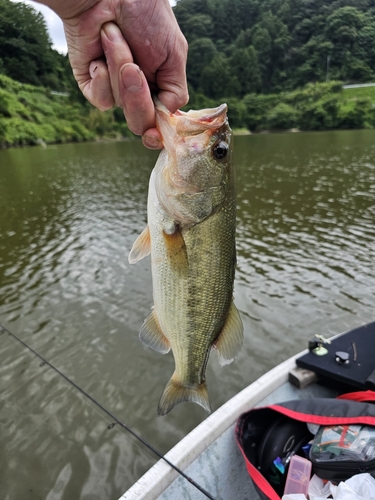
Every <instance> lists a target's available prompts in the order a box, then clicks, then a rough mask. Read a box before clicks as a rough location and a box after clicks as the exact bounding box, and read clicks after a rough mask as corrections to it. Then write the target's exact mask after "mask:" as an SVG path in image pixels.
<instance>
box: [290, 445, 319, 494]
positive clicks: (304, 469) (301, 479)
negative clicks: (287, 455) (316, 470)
mask: <svg viewBox="0 0 375 500" xmlns="http://www.w3.org/2000/svg"><path fill="white" fill-rule="evenodd" d="M311 466H312V464H311V462H310V460H307V459H306V458H303V457H299V456H298V455H293V457H292V458H291V460H290V463H289V468H288V475H287V478H286V484H285V489H284V494H285V495H287V494H291V493H303V494H305V495H307V490H308V487H309V481H310V476H311Z"/></svg>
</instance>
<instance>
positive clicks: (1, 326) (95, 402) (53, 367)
mask: <svg viewBox="0 0 375 500" xmlns="http://www.w3.org/2000/svg"><path fill="white" fill-rule="evenodd" d="M0 333H7V334H8V335H10V336H11V337H13V338H14V339H15V340H17V341H18V342H19V343H20V344H22V345H23V346H24V347H26V349H28V350H29V351H31V352H32V353H33V354H35V356H37V357H38V358H39V359H40V360H41V361H42V363H41V364H40V366H44V365H48V366H49V367H50V368H52V370H54V371H55V372H56V373H57V374H58V375H60V377H62V378H63V379H64V380H66V382H68V383H69V384H71V385H72V386H73V387H75V388H76V389H77V390H78V391H79V392H80V393H82V394H83V395H84V396H86V397H87V398H88V399H89V400H90V401H92V402H93V403H94V404H95V405H96V406H98V407H99V408H100V409H101V410H102V411H103V412H104V413H106V414H107V415H109V416H110V417H111V419H113V420H115V423H112V424H109V425H108V429H112V428H113V427H114V426H115V425H116V424H119V425H120V426H121V427H123V428H124V429H126V430H127V431H128V432H129V433H130V434H131V435H132V436H134V437H135V438H136V439H138V441H140V442H141V443H142V444H143V445H144V446H146V448H148V449H149V450H151V451H152V452H153V453H154V454H155V455H156V456H157V457H159V458H160V459H162V460H164V462H166V463H167V464H168V465H169V466H170V467H172V469H174V470H175V471H176V472H178V473H179V474H180V475H181V476H182V477H184V478H185V479H186V480H187V481H189V483H190V484H192V485H193V486H195V488H197V489H198V490H199V491H200V492H201V493H203V495H205V496H206V497H207V498H209V499H210V500H216V499H215V498H214V497H213V496H212V495H211V494H210V493H209V492H208V491H206V490H205V489H204V488H203V487H202V486H200V485H199V484H198V483H196V482H195V481H194V479H193V478H191V477H190V476H188V475H187V474H185V472H184V471H182V470H181V469H180V468H178V467H177V465H174V464H173V463H172V462H170V461H169V460H168V459H167V458H165V456H164V455H163V454H162V453H160V452H159V451H158V450H157V449H156V448H154V447H153V446H152V445H151V444H150V443H148V442H147V441H145V440H144V439H143V438H142V437H141V436H139V435H138V434H137V433H136V432H134V431H133V430H132V429H131V428H130V427H128V426H127V425H126V424H124V422H122V421H121V420H120V419H119V418H117V417H116V416H115V415H114V414H113V413H112V412H111V411H109V410H108V409H107V408H105V407H104V406H103V405H102V404H101V403H99V401H97V400H96V399H95V398H94V397H93V396H91V395H90V394H89V393H87V392H86V391H85V390H84V389H82V387H80V386H79V385H78V384H76V383H75V382H74V381H73V380H72V379H70V378H69V377H68V376H67V375H65V374H64V373H62V372H61V371H60V370H59V369H58V368H56V366H54V365H53V364H52V363H50V362H49V361H47V360H46V359H45V358H44V357H43V356H42V355H41V354H39V353H38V352H37V351H35V350H34V349H33V348H32V347H31V346H29V345H28V344H27V343H26V342H24V341H23V340H22V339H20V338H19V337H17V335H15V334H14V333H12V332H11V331H10V330H8V329H7V328H5V326H3V325H2V324H0Z"/></svg>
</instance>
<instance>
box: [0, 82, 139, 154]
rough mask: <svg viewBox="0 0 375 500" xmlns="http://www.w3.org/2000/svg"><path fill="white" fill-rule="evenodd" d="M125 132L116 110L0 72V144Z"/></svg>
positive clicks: (6, 145) (78, 138)
mask: <svg viewBox="0 0 375 500" xmlns="http://www.w3.org/2000/svg"><path fill="white" fill-rule="evenodd" d="M129 135H130V132H129V129H128V128H127V126H126V123H125V122H124V119H123V115H122V111H120V110H118V111H108V112H106V113H102V112H100V111H99V110H97V109H94V108H92V107H91V106H88V105H83V104H81V103H80V102H78V101H75V102H71V101H70V100H69V97H68V96H67V95H64V94H63V95H60V94H56V93H53V92H52V91H50V90H48V89H46V88H43V87H36V86H33V85H30V84H27V83H26V84H25V83H20V82H16V81H14V80H12V79H11V78H9V77H7V76H5V75H0V147H9V146H23V145H31V144H44V143H45V144H48V143H59V142H72V141H87V140H93V139H95V138H96V137H103V136H104V137H106V138H120V137H126V136H129Z"/></svg>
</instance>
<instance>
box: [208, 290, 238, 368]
mask: <svg viewBox="0 0 375 500" xmlns="http://www.w3.org/2000/svg"><path fill="white" fill-rule="evenodd" d="M242 344H243V324H242V320H241V317H240V313H239V312H238V309H237V307H236V306H235V305H234V302H233V300H232V303H231V305H230V308H229V312H228V317H227V320H226V322H225V325H224V328H223V329H222V331H221V333H220V335H219V337H218V338H217V340H216V341H215V343H214V344H213V347H214V349H216V350H217V354H218V357H219V363H220V364H221V365H228V364H229V363H231V362H232V361H233V360H234V358H235V357H236V356H237V354H238V353H239V351H240V350H241V347H242Z"/></svg>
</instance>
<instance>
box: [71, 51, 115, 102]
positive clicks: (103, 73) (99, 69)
mask: <svg viewBox="0 0 375 500" xmlns="http://www.w3.org/2000/svg"><path fill="white" fill-rule="evenodd" d="M89 76H90V78H91V79H89V80H85V81H83V82H81V83H80V84H79V86H80V89H81V91H82V93H83V95H84V96H85V97H86V99H87V100H88V101H90V102H91V104H93V105H94V106H95V107H97V108H98V109H100V110H101V111H106V110H107V109H111V108H112V107H113V105H114V98H113V95H112V90H111V82H110V80H109V74H108V70H107V65H106V63H105V61H103V60H101V59H97V60H96V61H92V62H91V63H90V66H89Z"/></svg>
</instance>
